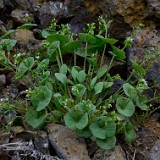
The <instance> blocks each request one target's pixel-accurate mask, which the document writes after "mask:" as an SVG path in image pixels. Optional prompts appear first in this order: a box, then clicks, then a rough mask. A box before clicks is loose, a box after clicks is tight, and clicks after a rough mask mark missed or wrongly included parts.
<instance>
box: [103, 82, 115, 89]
mask: <svg viewBox="0 0 160 160" xmlns="http://www.w3.org/2000/svg"><path fill="white" fill-rule="evenodd" d="M112 85H113V82H104V88H105V89H107V88H109V87H111V86H112Z"/></svg>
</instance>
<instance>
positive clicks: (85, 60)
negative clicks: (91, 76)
mask: <svg viewBox="0 0 160 160" xmlns="http://www.w3.org/2000/svg"><path fill="white" fill-rule="evenodd" d="M87 48H88V43H86V47H85V58H84V67H83V69H84V71H85V70H86V62H87Z"/></svg>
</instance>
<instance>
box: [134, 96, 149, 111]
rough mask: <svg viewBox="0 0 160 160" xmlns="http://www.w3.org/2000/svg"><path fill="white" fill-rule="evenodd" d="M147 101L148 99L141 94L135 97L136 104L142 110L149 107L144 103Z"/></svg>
mask: <svg viewBox="0 0 160 160" xmlns="http://www.w3.org/2000/svg"><path fill="white" fill-rule="evenodd" d="M147 101H148V99H147V97H146V96H142V95H139V96H138V95H137V97H136V99H135V103H136V105H137V106H138V107H139V108H140V109H142V110H144V111H147V110H148V109H149V106H147V105H146V103H147Z"/></svg>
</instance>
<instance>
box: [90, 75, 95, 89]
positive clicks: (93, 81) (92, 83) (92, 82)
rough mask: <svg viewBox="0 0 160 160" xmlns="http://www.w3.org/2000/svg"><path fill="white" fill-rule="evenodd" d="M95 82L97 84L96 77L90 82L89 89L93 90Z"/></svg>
mask: <svg viewBox="0 0 160 160" xmlns="http://www.w3.org/2000/svg"><path fill="white" fill-rule="evenodd" d="M96 82H97V77H94V78H93V79H92V80H91V82H90V87H91V88H93V87H94V85H95V84H96Z"/></svg>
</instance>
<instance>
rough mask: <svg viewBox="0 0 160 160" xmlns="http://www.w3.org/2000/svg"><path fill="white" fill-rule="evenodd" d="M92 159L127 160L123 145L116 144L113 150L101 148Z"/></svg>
mask: <svg viewBox="0 0 160 160" xmlns="http://www.w3.org/2000/svg"><path fill="white" fill-rule="evenodd" d="M92 160H126V156H125V153H124V151H123V150H122V148H121V146H115V148H114V149H112V150H104V149H99V150H98V151H97V152H96V153H95V155H94V158H93V159H92Z"/></svg>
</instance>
